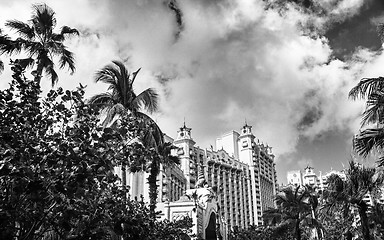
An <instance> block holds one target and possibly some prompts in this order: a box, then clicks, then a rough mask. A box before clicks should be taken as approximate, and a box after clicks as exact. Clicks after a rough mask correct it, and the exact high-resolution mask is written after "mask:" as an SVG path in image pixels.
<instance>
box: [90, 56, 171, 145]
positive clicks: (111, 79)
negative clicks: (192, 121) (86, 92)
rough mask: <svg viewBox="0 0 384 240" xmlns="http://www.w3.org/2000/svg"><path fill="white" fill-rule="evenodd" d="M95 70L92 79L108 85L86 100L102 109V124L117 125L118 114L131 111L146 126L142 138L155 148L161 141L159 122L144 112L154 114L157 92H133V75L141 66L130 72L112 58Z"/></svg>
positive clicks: (162, 140)
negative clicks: (110, 63)
mask: <svg viewBox="0 0 384 240" xmlns="http://www.w3.org/2000/svg"><path fill="white" fill-rule="evenodd" d="M112 62H113V65H107V66H105V67H104V68H102V69H101V70H99V71H97V72H96V76H95V81H96V82H103V83H106V84H108V85H109V87H108V91H107V92H105V93H100V94H96V95H94V96H92V97H91V98H90V99H89V103H90V104H92V105H94V106H96V107H97V108H99V109H101V111H102V113H104V114H105V119H104V121H103V125H104V126H106V125H108V124H112V125H117V124H118V123H117V120H118V119H119V117H121V116H124V115H129V114H132V115H133V116H135V117H136V118H138V119H142V120H143V121H145V122H146V123H147V125H149V130H148V131H147V132H146V133H145V136H144V137H143V139H142V140H143V143H144V145H146V146H151V147H155V148H157V146H160V145H162V144H164V139H163V133H162V132H161V130H160V128H159V127H158V125H157V124H156V123H155V122H154V121H153V120H152V119H151V118H150V117H149V116H148V115H147V114H145V113H144V112H143V110H144V111H147V112H148V113H153V112H155V111H157V109H158V94H157V93H156V91H155V90H154V89H152V88H147V89H146V90H144V91H143V92H141V93H139V94H136V93H135V91H134V89H133V84H134V82H135V79H136V76H137V74H138V73H139V71H140V69H138V70H137V71H136V72H133V73H132V74H130V73H129V72H128V70H127V69H126V67H125V66H124V64H123V63H122V62H120V61H112Z"/></svg>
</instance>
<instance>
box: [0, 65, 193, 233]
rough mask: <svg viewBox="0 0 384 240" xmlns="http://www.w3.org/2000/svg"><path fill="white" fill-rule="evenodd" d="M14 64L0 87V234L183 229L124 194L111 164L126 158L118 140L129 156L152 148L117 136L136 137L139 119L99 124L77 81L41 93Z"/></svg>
mask: <svg viewBox="0 0 384 240" xmlns="http://www.w3.org/2000/svg"><path fill="white" fill-rule="evenodd" d="M14 64H15V66H14V67H13V71H14V75H13V77H14V81H12V82H11V84H10V87H9V88H8V89H6V90H4V91H0V112H1V114H0V239H15V238H17V239H43V238H45V239H75V240H76V239H78V240H80V239H106V238H114V237H115V238H120V237H122V238H123V239H156V236H161V234H162V233H163V232H162V230H163V229H164V231H168V233H169V232H170V231H171V230H172V231H173V233H172V234H178V233H180V234H181V232H182V233H183V234H184V233H187V232H188V230H187V229H188V228H189V227H190V225H182V226H181V225H177V224H176V223H172V224H171V223H166V222H157V221H156V219H154V218H153V217H152V216H151V214H150V211H149V209H148V208H147V207H146V206H145V204H144V203H143V201H141V202H140V201H135V200H131V199H129V198H128V199H127V198H126V197H125V196H126V193H125V191H124V189H123V188H122V187H121V185H120V184H119V178H118V176H117V175H115V174H114V172H113V169H114V167H115V166H117V165H120V164H121V163H122V161H125V159H127V157H125V156H124V155H123V154H122V151H121V150H122V148H123V147H126V148H127V149H126V151H123V153H125V154H132V155H136V156H131V157H132V159H135V158H136V157H138V156H146V155H148V154H152V152H151V151H150V149H146V148H142V147H140V146H142V144H131V145H129V146H126V145H123V143H122V141H121V139H122V136H121V134H122V133H124V134H125V135H128V136H130V137H131V138H133V137H134V136H137V137H140V134H141V133H142V132H143V129H142V127H145V125H144V126H143V125H142V121H141V120H137V119H136V118H134V117H133V116H130V117H129V118H123V119H122V120H121V121H123V122H122V125H123V126H125V130H122V129H120V131H116V130H115V129H112V128H108V127H106V128H104V127H101V126H100V124H99V120H98V112H97V111H95V109H93V108H92V107H91V106H89V105H88V104H85V103H84V101H83V94H84V88H83V87H82V86H80V87H79V88H78V89H77V90H74V91H69V90H67V91H64V90H63V89H61V88H59V89H57V90H51V91H50V92H49V93H48V94H47V96H46V97H44V98H40V90H39V86H38V84H37V83H36V82H35V81H29V80H27V79H26V78H25V77H24V75H23V68H22V67H20V66H19V65H18V63H14ZM173 227H175V229H172V228H173ZM183 234H181V235H183ZM183 236H184V235H183Z"/></svg>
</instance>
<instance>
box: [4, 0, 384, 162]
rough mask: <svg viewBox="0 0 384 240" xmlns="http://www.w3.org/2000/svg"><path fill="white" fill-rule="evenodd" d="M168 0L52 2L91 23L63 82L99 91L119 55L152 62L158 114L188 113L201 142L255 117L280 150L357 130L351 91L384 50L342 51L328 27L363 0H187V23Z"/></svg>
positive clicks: (169, 121) (11, 13)
mask: <svg viewBox="0 0 384 240" xmlns="http://www.w3.org/2000/svg"><path fill="white" fill-rule="evenodd" d="M29 2H30V3H32V1H29ZM29 2H25V1H15V2H14V3H12V4H10V3H9V4H7V5H6V6H5V7H4V8H2V9H1V10H0V16H1V19H0V20H1V21H2V22H3V20H4V21H5V19H13V18H16V19H20V20H26V19H28V17H29V16H30V7H29ZM270 2H274V1H270ZM168 3H169V1H157V0H145V1H143V0H140V1H139V0H137V1H123V0H120V1H106V0H105V1H91V0H89V1H86V0H82V1H76V3H73V4H67V3H64V2H62V1H58V0H57V1H54V0H52V1H48V2H47V4H48V5H50V6H51V7H52V8H53V9H54V10H55V11H56V12H57V18H58V26H62V25H69V26H71V27H76V28H78V29H79V30H80V31H81V32H82V36H81V37H80V38H77V39H72V40H70V41H69V42H68V47H69V49H71V50H72V51H73V52H75V54H76V63H77V72H76V73H75V74H74V75H73V76H69V75H68V74H67V73H66V72H65V71H60V82H59V85H61V86H64V87H66V88H73V87H75V86H74V85H76V84H77V83H78V82H81V83H82V84H83V85H88V90H87V95H88V96H90V95H92V94H95V93H97V92H100V91H105V90H106V86H104V85H101V84H95V83H94V82H93V80H92V78H93V74H94V72H95V71H96V70H97V69H100V68H101V67H103V66H104V65H106V64H108V63H110V61H111V60H115V59H122V60H124V61H125V63H126V65H127V66H128V68H129V69H131V71H135V70H136V69H137V68H139V67H142V71H141V72H140V75H139V76H138V78H137V81H136V88H137V91H141V90H143V89H145V88H147V87H155V88H156V89H158V91H159V92H160V93H161V105H160V108H161V109H160V110H161V111H160V112H159V113H157V114H155V115H154V116H153V117H154V119H156V120H157V121H158V123H159V125H160V127H161V128H162V129H163V130H164V131H165V132H166V133H167V134H168V135H171V136H174V135H175V133H176V130H177V129H178V128H179V127H180V126H181V125H182V122H183V119H184V117H185V119H186V122H187V125H188V126H189V127H192V128H193V133H192V134H193V136H194V138H195V140H196V142H197V145H199V146H201V147H208V146H209V145H210V144H212V143H214V140H215V138H216V137H217V136H218V135H220V134H222V133H224V132H227V131H229V130H232V129H235V130H236V129H240V127H241V126H242V124H243V123H244V121H245V119H247V122H248V123H249V124H251V125H253V131H254V134H255V135H256V137H257V138H259V139H260V140H261V141H263V142H265V143H268V144H269V145H271V146H273V147H274V153H275V154H276V155H277V157H279V156H282V155H283V154H286V153H292V152H295V150H296V144H297V141H298V138H299V137H300V136H305V137H307V138H308V139H315V138H316V137H317V136H318V135H320V134H321V133H324V132H327V131H330V130H337V129H342V130H345V129H348V130H349V131H351V132H354V131H356V129H357V127H358V121H357V120H356V119H358V114H359V113H360V112H361V103H354V102H351V101H349V100H348V98H347V94H348V91H349V89H351V87H352V86H353V85H354V84H356V82H357V80H358V79H360V78H362V77H363V76H376V75H378V74H381V70H380V65H381V66H383V65H382V64H383V61H384V57H383V56H382V55H381V53H379V54H377V53H374V52H370V51H368V50H366V49H359V50H358V51H357V52H356V53H355V55H354V56H355V57H354V58H352V59H350V60H347V61H341V60H338V59H335V58H334V57H333V50H332V48H331V47H330V44H329V40H328V39H327V38H326V37H325V36H323V33H324V29H326V28H327V27H329V25H330V24H332V23H334V22H336V21H344V20H345V19H348V18H350V17H352V16H354V15H356V14H358V13H359V11H360V10H361V8H362V7H363V1H362V0H354V1H347V0H343V1H341V0H339V1H335V0H327V1H319V2H316V4H317V5H315V6H314V7H316V8H313V9H312V10H310V11H304V10H303V7H302V6H297V5H294V4H292V3H290V4H287V5H285V8H284V12H282V10H281V8H278V7H276V6H275V7H267V6H266V5H265V2H264V1H247V0H237V1H224V0H221V1H219V0H216V1H203V0H199V1H177V3H178V9H179V10H180V12H181V13H182V26H183V28H182V29H180V24H179V23H178V22H177V21H176V17H175V12H174V11H172V9H170V8H169V6H168ZM14 9H18V11H15V10H14ZM325 13H330V14H329V15H327V14H325ZM303 23H311V24H312V26H315V31H314V32H313V29H312V28H310V24H303ZM311 31H312V33H315V34H308V32H311ZM175 35H177V36H178V37H177V38H175ZM1 58H2V59H3V57H1ZM4 76H7V73H4V74H3V75H1V76H0V78H1V79H3V78H5V77H4ZM8 76H9V75H8ZM159 79H162V80H161V81H159ZM5 86H6V85H5V83H4V81H0V87H1V88H4V87H5ZM45 88H46V89H48V88H49V85H47V86H45Z"/></svg>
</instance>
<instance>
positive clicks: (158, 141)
mask: <svg viewBox="0 0 384 240" xmlns="http://www.w3.org/2000/svg"><path fill="white" fill-rule="evenodd" d="M134 115H135V116H136V117H137V118H139V119H142V120H143V121H145V122H146V125H147V126H150V128H148V129H147V130H146V132H145V133H144V137H143V139H141V140H142V142H143V144H144V145H145V146H149V147H155V148H156V149H158V146H163V145H164V133H163V132H162V131H161V129H160V127H159V126H158V125H157V124H156V123H155V122H154V121H153V120H152V119H151V118H150V117H149V116H148V115H146V114H145V113H142V112H135V113H134Z"/></svg>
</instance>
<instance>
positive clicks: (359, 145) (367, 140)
mask: <svg viewBox="0 0 384 240" xmlns="http://www.w3.org/2000/svg"><path fill="white" fill-rule="evenodd" d="M349 97H350V98H351V99H353V100H356V99H366V108H365V110H364V112H363V115H362V120H361V128H362V130H361V131H360V132H359V133H358V134H357V135H356V136H355V137H354V139H353V146H354V149H355V150H356V152H357V153H358V154H359V155H361V156H363V157H364V158H366V157H367V156H368V155H369V153H371V152H373V150H382V149H383V147H384V129H383V126H384V125H383V124H384V78H383V77H378V78H364V79H362V80H361V81H360V82H359V83H358V84H357V85H356V86H355V87H354V88H352V89H351V91H350V92H349ZM379 164H380V165H383V164H384V156H381V157H380V158H379Z"/></svg>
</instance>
